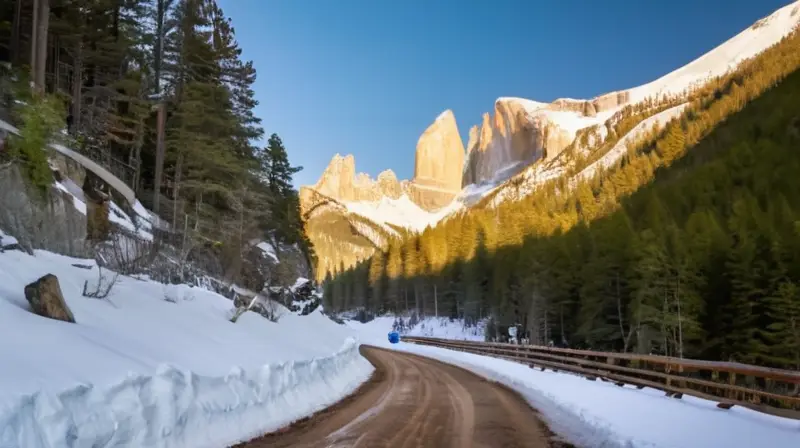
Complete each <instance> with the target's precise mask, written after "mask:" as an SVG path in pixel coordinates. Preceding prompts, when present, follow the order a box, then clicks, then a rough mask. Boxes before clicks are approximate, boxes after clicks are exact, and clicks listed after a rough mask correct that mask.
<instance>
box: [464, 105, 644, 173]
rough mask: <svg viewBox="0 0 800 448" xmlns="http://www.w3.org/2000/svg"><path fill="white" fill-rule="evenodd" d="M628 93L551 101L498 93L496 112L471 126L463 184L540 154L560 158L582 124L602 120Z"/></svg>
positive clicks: (516, 168)
mask: <svg viewBox="0 0 800 448" xmlns="http://www.w3.org/2000/svg"><path fill="white" fill-rule="evenodd" d="M629 98H630V94H629V92H627V91H624V92H614V93H609V94H606V95H602V96H599V97H597V98H594V99H592V100H573V99H559V100H556V101H554V102H552V103H549V104H547V103H539V102H536V101H530V100H525V99H521V98H500V99H498V100H497V101H496V102H495V105H494V116H493V117H492V116H490V115H489V114H488V113H487V114H484V115H483V121H482V123H481V125H480V126H479V127H478V126H474V127H473V128H472V129H471V130H470V135H469V143H468V145H467V160H466V163H465V165H464V174H463V178H462V186H466V185H469V184H475V183H480V182H484V181H488V180H492V179H494V178H496V176H497V175H498V174H501V173H502V174H505V175H506V176H509V175H511V174H514V173H515V172H516V171H519V170H520V169H522V168H524V167H525V166H527V165H529V164H530V163H532V162H535V161H536V160H540V159H548V158H555V157H556V156H558V155H559V154H560V153H561V151H563V150H564V148H566V147H567V146H569V145H570V144H571V143H572V141H573V140H574V139H575V135H576V133H577V131H578V130H579V129H582V128H586V127H589V126H592V125H595V124H601V123H603V122H604V121H605V120H606V119H608V118H609V117H610V116H611V115H612V114H613V113H614V112H615V111H616V110H618V109H619V107H620V106H623V105H625V104H627V103H628V101H629Z"/></svg>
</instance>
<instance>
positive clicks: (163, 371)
mask: <svg viewBox="0 0 800 448" xmlns="http://www.w3.org/2000/svg"><path fill="white" fill-rule="evenodd" d="M104 272H105V271H104ZM47 273H52V274H55V275H56V276H57V277H58V278H59V282H60V286H61V290H62V292H63V295H64V299H65V301H66V303H67V305H68V306H69V307H70V308H71V310H72V313H73V314H74V316H75V320H76V322H77V323H74V324H73V323H67V322H61V321H56V320H51V319H47V318H44V317H41V316H37V315H35V314H33V313H31V312H30V311H29V306H28V303H27V301H26V299H25V296H24V288H25V285H26V284H28V283H30V282H32V281H35V280H36V279H38V278H39V277H40V276H42V275H44V274H47ZM97 277H98V272H97V267H96V265H94V262H93V261H92V260H80V259H73V258H67V257H63V256H59V255H55V254H52V253H49V252H43V251H36V253H35V256H30V255H27V254H24V253H22V252H18V251H10V252H5V253H0V328H2V330H3V337H2V338H0V378H2V382H0V446H2V447H26V448H39V447H41V448H44V447H47V448H52V447H72V446H93V447H107V446H138V447H167V446H169V447H220V446H226V445H229V444H232V443H236V442H238V441H242V440H246V439H249V438H252V437H255V436H258V435H261V434H263V433H265V432H269V431H273V430H276V429H279V428H280V427H282V426H285V425H287V424H289V423H291V422H292V421H294V420H297V419H299V418H302V417H304V416H306V415H309V414H311V413H313V412H315V411H318V410H321V409H322V408H324V407H326V406H328V405H331V404H333V403H334V402H336V401H338V400H340V399H341V398H343V397H344V396H346V395H348V394H349V393H351V392H352V391H354V390H355V389H356V388H357V387H358V386H359V385H360V384H361V383H363V382H364V381H366V380H367V379H368V377H369V376H370V374H371V373H372V370H373V367H372V365H371V364H370V363H369V362H368V361H366V360H365V359H363V358H362V357H361V356H360V355H359V353H358V345H357V343H356V342H355V340H354V339H353V338H352V336H354V332H353V331H352V330H351V329H349V328H347V327H345V326H343V325H337V324H335V323H333V322H332V321H331V320H330V319H328V318H327V317H325V316H323V315H322V314H321V313H320V312H319V311H315V312H313V313H311V314H310V315H308V316H297V315H295V314H293V313H290V312H287V313H284V314H283V315H282V317H281V318H280V320H279V321H278V322H270V321H268V320H267V319H265V318H263V317H261V316H259V315H257V314H255V313H252V312H247V313H245V314H243V315H242V316H241V317H240V318H239V319H238V320H237V322H236V323H235V324H234V323H232V322H230V321H229V319H230V317H231V315H232V314H233V309H232V308H233V304H232V302H231V301H230V300H228V299H226V298H224V297H222V296H220V295H218V294H215V293H213V292H210V291H207V290H204V289H200V288H191V287H188V286H185V285H180V286H175V285H173V286H170V287H165V286H164V285H161V284H159V283H155V282H151V281H148V280H139V279H134V278H129V277H119V279H118V280H117V284H116V285H115V286H114V288H113V289H112V291H111V294H110V295H109V296H108V298H106V299H103V300H100V299H93V298H87V297H84V296H82V295H81V292H82V290H83V284H84V281H86V280H88V281H89V286H90V288H91V287H92V285H93V284H94V283H96V282H97Z"/></svg>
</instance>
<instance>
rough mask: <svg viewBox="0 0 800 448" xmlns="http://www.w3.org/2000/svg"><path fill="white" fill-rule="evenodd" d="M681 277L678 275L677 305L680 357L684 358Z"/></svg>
mask: <svg viewBox="0 0 800 448" xmlns="http://www.w3.org/2000/svg"><path fill="white" fill-rule="evenodd" d="M680 293H681V277H680V275H678V284H677V287H676V290H675V303H676V304H677V305H678V357H679V358H683V324H682V323H681V297H680Z"/></svg>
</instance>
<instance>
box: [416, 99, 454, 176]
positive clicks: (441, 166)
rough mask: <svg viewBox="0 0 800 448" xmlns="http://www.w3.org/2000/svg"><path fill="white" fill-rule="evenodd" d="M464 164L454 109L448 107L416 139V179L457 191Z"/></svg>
mask: <svg viewBox="0 0 800 448" xmlns="http://www.w3.org/2000/svg"><path fill="white" fill-rule="evenodd" d="M463 166H464V142H462V141H461V135H459V133H458V125H457V124H456V118H455V116H454V115H453V112H452V111H450V110H446V111H444V112H443V113H442V114H441V115H439V117H437V118H436V120H435V121H434V122H433V124H431V125H430V126H428V129H426V130H425V132H423V133H422V135H421V136H420V137H419V140H418V141H417V152H416V159H415V161H414V180H413V182H414V184H417V185H419V186H423V187H428V188H429V189H430V188H435V189H442V190H445V191H446V192H458V191H460V190H461V171H462V167H463Z"/></svg>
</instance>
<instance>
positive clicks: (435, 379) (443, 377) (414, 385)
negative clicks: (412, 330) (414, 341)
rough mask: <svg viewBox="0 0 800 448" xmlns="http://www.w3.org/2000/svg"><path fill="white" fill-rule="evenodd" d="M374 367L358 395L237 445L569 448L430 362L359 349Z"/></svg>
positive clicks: (520, 407) (505, 392)
mask: <svg viewBox="0 0 800 448" xmlns="http://www.w3.org/2000/svg"><path fill="white" fill-rule="evenodd" d="M361 354H362V355H364V356H365V357H366V358H367V359H368V360H369V361H370V362H371V363H372V364H373V365H374V366H375V368H376V370H375V373H374V374H373V377H372V378H371V379H370V381H368V382H367V383H366V384H364V385H363V386H362V387H361V388H359V390H358V391H356V393H355V394H353V395H351V396H350V397H347V398H346V399H344V400H342V401H341V402H339V403H337V404H336V405H334V406H332V407H330V408H328V409H326V410H324V411H321V412H319V413H317V414H315V415H313V416H311V417H309V418H307V419H304V420H301V421H299V422H296V423H295V424H293V425H291V426H290V427H288V428H284V429H283V430H281V431H278V432H275V433H271V434H267V435H265V436H263V437H261V438H259V439H255V440H252V441H250V442H247V443H244V444H240V445H237V446H238V447H242V448H266V447H269V448H278V447H290V446H291V447H309V448H316V447H320V448H322V447H364V448H372V447H391V448H395V447H397V448H400V447H402V448H410V447H435V448H447V447H452V448H468V447H476V448H477V447H503V448H511V447H531V448H539V447H565V446H567V445H565V444H563V443H562V442H558V441H555V440H554V439H553V437H552V434H551V433H550V432H549V430H548V429H547V427H546V426H545V425H544V424H543V423H542V422H541V421H540V419H539V417H538V414H537V413H536V411H534V410H533V409H531V408H530V406H528V404H527V403H526V402H525V401H524V400H523V399H522V398H521V397H520V396H518V395H517V394H516V393H514V392H512V391H511V390H509V389H507V388H505V387H504V386H501V385H499V384H497V383H493V382H490V381H487V380H485V379H483V378H481V377H479V376H477V375H475V374H473V373H471V372H468V371H466V370H464V369H461V368H458V367H455V366H452V365H449V364H444V363H441V362H438V361H435V360H432V359H429V358H425V357H421V356H416V355H412V354H408V353H402V352H396V351H392V350H385V349H379V348H376V347H369V346H362V347H361Z"/></svg>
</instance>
